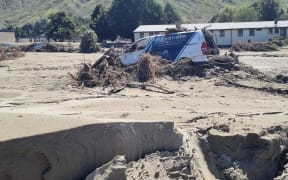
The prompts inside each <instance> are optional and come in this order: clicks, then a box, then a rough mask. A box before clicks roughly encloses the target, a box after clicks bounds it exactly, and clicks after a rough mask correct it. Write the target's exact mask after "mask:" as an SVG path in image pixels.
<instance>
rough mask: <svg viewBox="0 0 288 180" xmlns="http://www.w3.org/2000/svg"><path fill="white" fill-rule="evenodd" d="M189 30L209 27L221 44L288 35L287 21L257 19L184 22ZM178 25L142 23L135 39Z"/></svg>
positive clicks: (218, 43)
mask: <svg viewBox="0 0 288 180" xmlns="http://www.w3.org/2000/svg"><path fill="white" fill-rule="evenodd" d="M181 26H182V27H185V28H187V29H189V30H194V29H195V28H198V29H202V28H204V27H207V29H208V30H210V31H211V32H212V33H213V36H214V40H215V42H216V44H217V45H219V46H231V45H233V44H236V43H238V42H248V41H249V40H250V41H251V42H266V41H268V40H269V39H271V38H274V37H287V35H288V20H287V21H257V22H228V23H205V24H182V25H181ZM175 27H176V25H141V26H139V27H138V28H137V29H135V31H134V40H135V41H137V40H138V39H141V38H143V37H146V36H152V35H157V34H165V32H167V28H175Z"/></svg>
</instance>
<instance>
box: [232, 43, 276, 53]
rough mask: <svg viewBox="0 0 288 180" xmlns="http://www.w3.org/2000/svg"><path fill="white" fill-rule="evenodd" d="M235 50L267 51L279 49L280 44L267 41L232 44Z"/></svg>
mask: <svg viewBox="0 0 288 180" xmlns="http://www.w3.org/2000/svg"><path fill="white" fill-rule="evenodd" d="M232 49H233V50H234V51H254V52H266V51H278V46H277V45H275V44H274V43H272V42H265V43H237V44H235V45H233V46H232Z"/></svg>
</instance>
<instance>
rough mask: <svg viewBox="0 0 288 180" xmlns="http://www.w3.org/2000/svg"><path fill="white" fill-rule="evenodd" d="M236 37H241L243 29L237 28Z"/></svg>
mask: <svg viewBox="0 0 288 180" xmlns="http://www.w3.org/2000/svg"><path fill="white" fill-rule="evenodd" d="M238 37H243V29H238Z"/></svg>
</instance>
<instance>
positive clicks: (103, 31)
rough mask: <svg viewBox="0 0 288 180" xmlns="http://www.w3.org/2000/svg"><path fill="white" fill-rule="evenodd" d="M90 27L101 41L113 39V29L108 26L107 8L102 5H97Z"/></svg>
mask: <svg viewBox="0 0 288 180" xmlns="http://www.w3.org/2000/svg"><path fill="white" fill-rule="evenodd" d="M90 28H91V29H93V30H94V31H95V32H96V34H97V35H98V39H99V41H103V40H105V39H111V37H114V36H112V34H113V33H112V31H111V28H110V27H109V26H108V20H107V10H106V9H105V8H104V6H102V5H97V6H96V7H95V9H94V11H93V13H92V15H91V24H90Z"/></svg>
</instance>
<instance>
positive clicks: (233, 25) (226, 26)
mask: <svg viewBox="0 0 288 180" xmlns="http://www.w3.org/2000/svg"><path fill="white" fill-rule="evenodd" d="M181 26H182V27H185V28H188V29H190V30H193V29H195V27H196V28H198V29H202V28H204V27H207V29H209V30H230V29H257V28H274V27H288V20H287V21H278V23H277V25H275V22H274V21H256V22H225V23H203V24H181ZM175 27H176V25H174V24H166V25H141V26H139V27H138V28H137V29H135V30H134V32H165V31H166V29H167V28H175Z"/></svg>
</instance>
